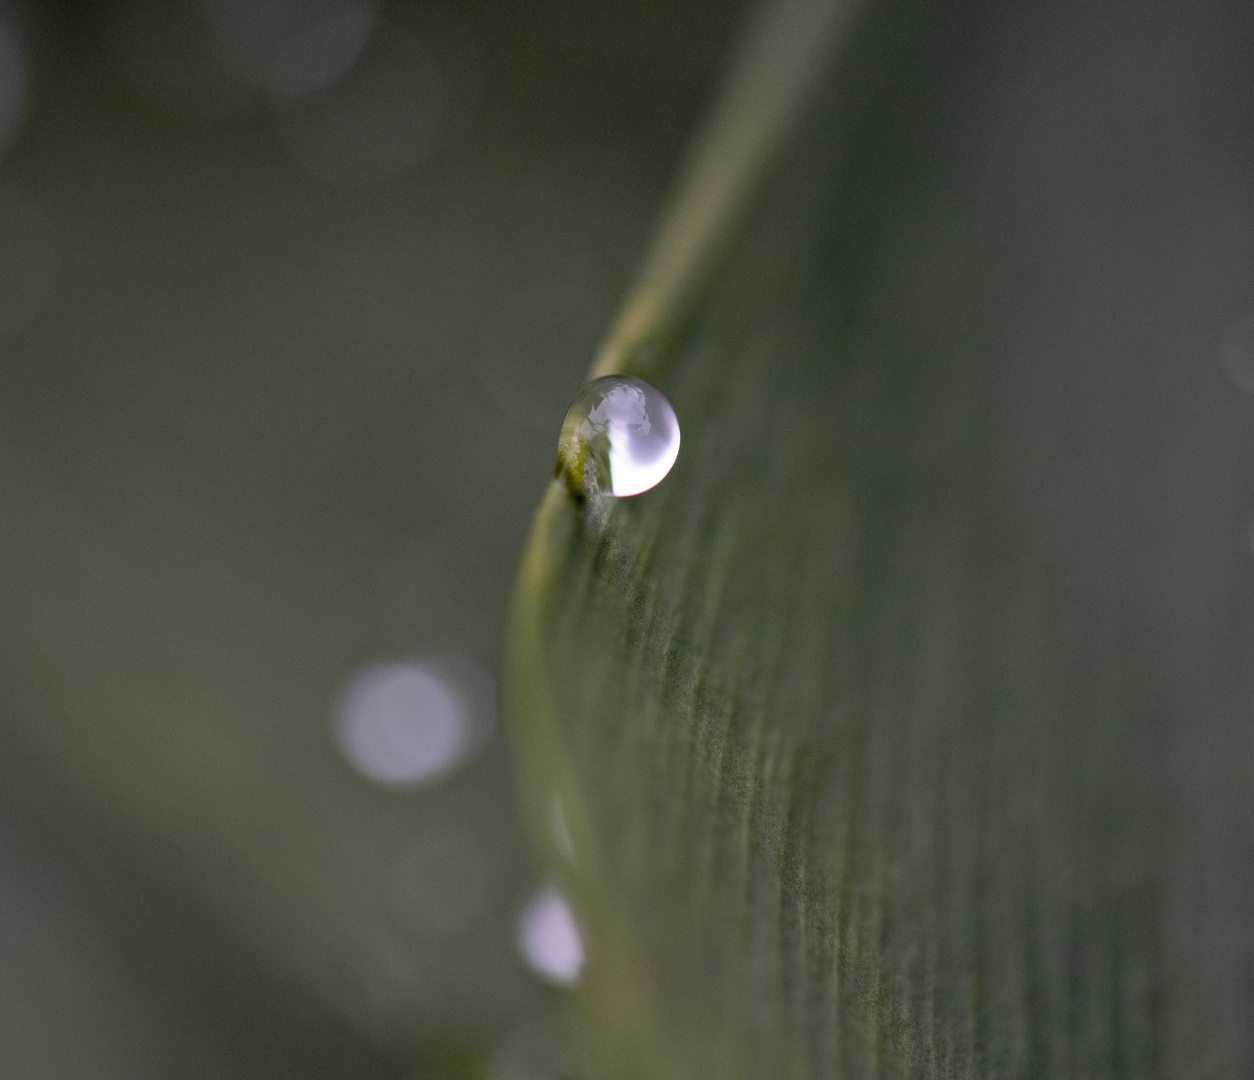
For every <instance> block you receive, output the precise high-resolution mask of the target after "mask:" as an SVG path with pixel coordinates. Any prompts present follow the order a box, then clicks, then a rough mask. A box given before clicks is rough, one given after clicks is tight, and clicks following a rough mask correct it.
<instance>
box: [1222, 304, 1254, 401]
mask: <svg viewBox="0 0 1254 1080" xmlns="http://www.w3.org/2000/svg"><path fill="white" fill-rule="evenodd" d="M1222 355H1223V365H1224V371H1225V372H1226V373H1227V375H1228V378H1229V379H1231V380H1232V382H1233V384H1234V385H1235V386H1236V387H1237V388H1238V389H1241V390H1244V391H1245V392H1246V393H1249V394H1254V311H1248V312H1246V313H1245V314H1244V315H1242V316H1241V318H1239V319H1237V320H1236V322H1234V323H1232V324H1231V325H1230V326H1229V327H1228V329H1227V330H1226V331H1225V332H1224V341H1223V354H1222Z"/></svg>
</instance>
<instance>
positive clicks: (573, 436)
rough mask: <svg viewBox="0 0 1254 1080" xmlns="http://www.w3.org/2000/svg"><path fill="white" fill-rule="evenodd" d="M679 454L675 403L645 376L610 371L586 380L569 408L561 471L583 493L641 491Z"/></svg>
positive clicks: (560, 447)
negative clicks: (632, 375) (639, 376)
mask: <svg viewBox="0 0 1254 1080" xmlns="http://www.w3.org/2000/svg"><path fill="white" fill-rule="evenodd" d="M677 457H679V421H678V420H677V419H676V417H675V410H674V409H672V408H671V403H670V402H669V401H667V400H666V398H665V396H664V395H663V394H662V392H661V391H660V390H658V389H657V388H656V387H653V386H650V385H649V384H648V383H647V382H645V381H644V380H643V379H633V378H630V377H628V376H626V375H606V376H605V377H604V378H600V379H593V380H592V382H590V383H588V384H587V385H585V386H584V388H583V389H582V390H580V391H579V395H578V396H577V397H576V398H575V403H574V404H573V405H571V407H570V411H569V412H567V414H566V420H565V422H564V423H563V424H562V436H561V439H560V441H559V443H558V448H557V462H558V471H559V472H562V473H565V476H566V482H567V485H568V486H569V487H570V488H571V490H572V491H573V492H576V493H578V494H582V495H597V494H602V495H614V496H618V497H622V496H626V495H639V494H640V493H641V492H642V491H648V490H649V488H651V487H654V486H655V485H656V484H658V483H660V482H661V481H662V479H663V478H664V477H665V476H666V474H667V473H668V472H670V471H671V466H672V465H674V464H675V459H676V458H677Z"/></svg>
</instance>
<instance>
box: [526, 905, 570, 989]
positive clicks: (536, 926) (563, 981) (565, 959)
mask: <svg viewBox="0 0 1254 1080" xmlns="http://www.w3.org/2000/svg"><path fill="white" fill-rule="evenodd" d="M518 949H519V951H520V952H521V953H522V955H523V958H524V959H525V960H526V961H527V963H528V965H530V967H531V969H532V970H533V971H534V972H535V973H536V974H537V975H539V976H540V977H541V978H542V979H547V980H548V981H549V982H554V983H558V984H559V985H562V986H571V985H573V984H574V983H576V982H578V981H579V973H580V972H581V971H582V970H583V961H584V955H583V939H582V938H581V937H580V936H579V927H578V925H577V924H576V923H575V916H574V914H573V913H572V912H571V910H570V905H569V904H567V903H566V899H565V897H563V896H562V894H561V893H560V892H558V891H557V890H556V889H544V890H542V891H541V892H539V893H537V894H536V895H535V897H533V898H532V900H531V903H529V904H528V905H527V907H526V908H525V909H524V910H523V913H522V917H521V918H520V919H519V920H518Z"/></svg>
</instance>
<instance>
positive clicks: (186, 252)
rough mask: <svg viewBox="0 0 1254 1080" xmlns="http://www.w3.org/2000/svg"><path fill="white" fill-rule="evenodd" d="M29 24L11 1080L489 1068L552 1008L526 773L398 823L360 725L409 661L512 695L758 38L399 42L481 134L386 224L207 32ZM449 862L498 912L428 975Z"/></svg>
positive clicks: (3, 872)
mask: <svg viewBox="0 0 1254 1080" xmlns="http://www.w3.org/2000/svg"><path fill="white" fill-rule="evenodd" d="M9 14H15V15H16V16H17V20H18V22H19V23H20V25H21V26H22V27H23V30H24V31H25V35H26V41H27V44H28V48H29V57H30V66H31V76H32V78H31V88H30V102H29V111H28V114H27V116H26V120H25V123H24V126H23V128H22V129H21V131H20V133H19V135H18V137H17V138H16V140H15V141H14V143H13V144H12V145H11V147H10V148H9V149H8V152H7V154H6V156H5V157H4V159H3V161H2V162H0V199H3V200H6V201H5V203H4V205H3V206H0V211H5V213H0V256H3V257H4V259H5V260H7V261H6V265H5V267H4V269H3V270H2V271H0V278H2V277H3V275H4V274H12V275H13V277H12V278H11V279H10V278H3V280H2V281H0V284H2V285H4V286H5V287H7V288H9V289H10V291H11V292H12V291H14V290H20V289H22V288H28V289H29V288H31V287H32V285H31V282H32V280H33V281H34V285H35V286H37V285H38V284H39V277H40V275H41V274H43V273H45V272H46V273H47V274H48V287H47V289H46V294H45V296H44V298H43V301H42V304H41V305H40V306H39V308H38V313H37V314H36V315H35V317H34V318H33V319H32V320H30V321H29V322H28V323H26V324H25V325H24V326H22V327H20V328H16V327H10V330H12V331H14V332H10V333H8V334H7V336H6V337H5V338H4V339H3V340H0V507H2V509H0V1073H2V1074H3V1075H5V1076H13V1077H18V1076H21V1077H35V1078H41V1077H48V1078H54V1077H55V1078H57V1080H60V1078H62V1077H114V1076H117V1077H158V1076H159V1077H173V1076H189V1077H215V1078H216V1077H232V1078H234V1077H241V1078H243V1077H260V1076H265V1077H267V1078H270V1077H286V1076H293V1077H295V1076H300V1077H305V1078H313V1077H318V1076H356V1075H361V1076H374V1075H396V1074H398V1073H404V1074H405V1075H408V1073H407V1070H408V1069H410V1068H411V1066H412V1063H413V1062H415V1061H417V1062H422V1061H426V1062H427V1063H428V1065H430V1066H431V1067H432V1068H440V1069H442V1068H445V1067H451V1068H462V1067H464V1066H467V1065H468V1063H469V1062H471V1061H472V1060H473V1059H474V1057H475V1056H476V1055H477V1054H479V1053H480V1052H481V1051H484V1050H486V1051H491V1049H492V1047H493V1046H495V1045H496V1044H497V1043H498V1042H500V1040H502V1039H509V1038H510V1037H511V1036H510V1033H511V1032H513V1031H515V1030H517V1029H518V1028H519V1026H520V1025H521V1026H522V1027H523V1028H524V1029H525V1028H526V1027H527V1025H528V1024H532V1023H535V1022H538V1021H536V1020H535V1018H536V1017H539V1018H541V1020H542V1019H543V1017H544V1016H545V1015H546V1014H547V1013H548V1012H549V1011H550V1010H551V1009H552V1007H553V998H552V996H551V994H550V993H549V992H548V991H546V990H545V989H544V988H543V987H542V986H541V985H540V984H539V983H538V982H536V981H535V980H534V979H533V978H532V977H531V976H530V974H529V973H528V972H527V971H526V969H525V968H524V966H523V964H522V963H521V961H520V960H519V959H518V958H517V957H516V955H515V951H514V945H513V920H514V917H515V913H516V911H517V909H518V906H519V905H520V904H521V903H522V902H523V900H524V899H525V897H526V895H527V891H528V890H529V888H530V887H531V885H532V871H531V869H530V867H529V863H528V860H527V857H526V854H525V852H524V850H523V846H522V838H521V832H520V828H519V825H518V821H517V813H516V810H515V806H514V800H515V796H514V791H513V787H512V781H511V776H510V766H509V761H508V756H507V753H506V748H505V746H504V745H503V742H502V739H501V735H500V733H499V730H498V735H497V737H496V739H495V741H494V742H493V743H492V745H491V746H490V748H489V749H488V751H487V752H486V753H485V754H484V755H483V756H482V757H480V758H479V759H477V760H476V761H474V762H473V763H472V764H470V765H468V766H467V767H465V768H464V769H463V770H461V771H460V772H458V773H456V774H455V775H453V776H451V777H448V778H446V779H444V780H441V781H439V782H437V783H436V784H434V785H431V786H430V787H428V788H425V789H422V790H418V791H414V792H396V791H392V790H387V789H384V788H379V787H376V786H374V785H372V784H371V783H370V782H369V781H367V780H365V779H364V778H362V777H359V776H358V775H356V774H355V773H354V772H353V771H352V770H351V768H350V767H349V766H348V765H347V764H346V763H345V762H344V761H343V760H342V758H341V757H340V755H339V753H338V751H337V749H336V746H335V744H334V741H333V740H332V738H331V736H330V730H329V724H330V717H331V712H332V703H333V700H334V696H335V695H336V694H337V693H338V691H339V690H340V688H341V686H342V685H343V683H344V682H345V680H346V679H347V678H348V677H349V676H350V675H351V673H352V672H353V671H354V670H355V669H356V667H357V666H358V665H360V664H362V663H365V662H369V661H373V660H376V659H389V658H393V657H397V656H401V657H403V656H407V655H420V654H422V653H424V652H428V651H432V650H434V651H454V652H461V653H464V654H466V655H469V656H471V657H473V658H476V659H477V660H478V661H479V662H481V663H482V664H484V665H485V666H487V667H488V669H489V670H491V671H493V672H495V670H496V668H497V663H498V655H499V651H500V648H501V645H502V634H503V619H504V611H505V605H506V603H507V600H508V593H509V588H510V584H511V579H512V576H513V571H514V566H515V562H516V559H517V555H518V552H519V550H520V548H521V544H522V540H523V538H524V536H525V533H526V529H527V526H528V523H529V520H530V516H531V513H532V510H533V508H534V506H535V504H536V503H537V501H538V498H539V496H540V494H541V492H542V491H543V489H544V485H545V484H546V482H547V480H548V477H549V475H550V472H551V468H552V461H553V456H554V452H555V447H556V438H557V432H558V429H559V427H560V423H561V417H562V414H563V413H564V411H565V406H566V404H567V402H568V401H569V400H570V398H571V397H573V394H574V391H575V390H576V388H577V387H578V385H579V384H580V382H581V380H582V376H583V372H584V371H585V369H586V367H587V365H588V363H589V360H590V358H591V355H592V352H593V349H594V347H595V345H596V343H597V340H598V338H599V336H600V335H601V333H602V332H603V330H604V327H605V326H606V324H607V323H608V321H609V318H610V316H611V314H612V312H613V310H614V307H615V304H616V302H617V300H618V298H619V297H620V295H621V293H622V292H623V290H624V288H625V287H626V284H627V281H628V278H629V275H630V272H631V270H632V268H633V266H634V264H635V263H636V261H637V260H638V258H639V256H640V253H641V251H642V248H643V245H644V243H645V241H646V240H647V237H648V235H649V231H650V228H651V224H652V220H653V217H654V215H655V213H656V211H657V208H658V206H659V204H660V202H661V200H662V199H663V197H664V195H665V192H666V190H667V187H668V184H669V183H670V179H671V177H672V174H673V172H674V170H675V168H676V163H677V160H678V158H679V155H680V154H681V152H682V148H683V146H684V144H685V140H686V137H687V135H688V132H689V130H690V128H691V126H692V125H693V123H694V120H695V117H696V116H697V114H698V111H699V109H700V107H701V105H702V104H703V102H704V101H705V99H706V98H707V96H708V94H709V92H710V88H711V85H712V82H713V79H714V77H715V75H716V72H717V67H718V64H719V62H720V58H721V56H722V53H723V50H724V45H725V41H726V39H727V35H728V33H729V31H730V27H731V24H732V20H733V16H734V11H733V5H731V4H729V3H721V2H720V3H695V4H694V3H691V2H689V0H683V2H677V3H654V2H650V3H647V4H646V3H631V4H586V3H579V2H552V3H521V4H520V3H498V4H491V3H457V4H446V5H422V4H413V5H410V4H404V3H395V4H387V5H384V9H383V11H382V16H383V18H384V19H385V20H387V21H388V22H390V23H392V24H394V25H399V26H401V27H403V28H405V30H406V32H407V33H409V34H410V35H411V38H412V39H413V40H417V41H419V42H420V43H421V45H422V46H423V47H424V48H425V49H426V50H427V55H428V59H429V60H430V61H431V62H432V64H433V66H434V68H435V70H436V71H437V73H438V75H439V77H440V79H441V80H442V83H441V89H442V91H443V92H444V95H445V96H444V102H443V104H444V109H445V111H444V112H443V113H441V114H440V121H441V126H440V129H439V130H438V131H437V133H436V137H435V140H434V142H433V144H432V146H431V148H430V152H429V153H427V154H426V155H424V157H423V158H422V160H419V161H417V162H416V163H414V164H413V166H412V167H410V168H408V169H406V170H404V171H403V172H401V173H400V174H399V175H397V176H395V177H392V178H388V179H385V180H384V181H383V182H380V183H373V184H350V185H344V184H336V183H332V182H328V181H326V180H323V179H320V178H319V177H318V176H316V175H311V174H310V172H309V171H307V170H306V169H304V168H302V166H301V164H300V162H299V161H298V160H296V159H295V158H294V157H293V156H292V155H291V154H290V153H288V151H287V150H286V149H285V143H284V139H283V133H284V131H285V130H286V129H285V128H284V126H283V124H284V121H283V118H282V117H276V116H275V115H274V114H273V112H272V110H271V108H270V106H269V104H268V103H267V101H266V99H265V97H264V96H263V95H262V94H260V93H259V92H257V91H256V90H254V89H250V88H249V87H248V86H246V85H244V84H243V83H242V82H241V81H240V80H238V79H234V78H232V77H231V76H230V75H229V74H228V73H226V72H225V71H224V69H223V68H222V67H221V66H220V65H219V64H217V63H216V61H215V60H214V59H213V57H212V55H211V54H210V53H209V52H208V51H207V49H206V47H205V45H204V41H203V39H202V38H199V37H197V36H196V33H195V28H196V17H195V8H194V5H193V4H183V3H181V0H154V2H151V3H136V4H69V3H64V4H48V5H41V6H33V7H26V8H15V9H14V10H13V12H10V13H9ZM14 203H17V204H19V205H20V206H21V207H25V210H24V211H23V210H21V209H18V210H11V209H10V208H11V206H12V204H14ZM30 214H33V215H34V218H35V219H36V220H37V223H38V224H37V226H36V227H37V228H40V229H42V234H41V235H42V239H40V234H36V236H35V239H34V240H32V239H31V237H30V236H29V235H27V232H26V231H23V230H29V228H31V226H30V225H29V220H28V218H29V215H30ZM32 245H33V246H32ZM32 252H34V254H33V255H32ZM14 253H16V254H14ZM41 253H43V254H41ZM45 255H47V256H50V270H49V269H48V268H46V267H41V266H40V265H39V263H38V258H42V257H44V256H45ZM37 257H38V258H37ZM5 312H6V309H4V307H3V298H0V315H4V314H5ZM10 321H11V322H12V321H13V320H10ZM447 830H453V833H454V835H462V836H466V837H469V838H470V842H474V843H476V844H479V845H481V846H482V850H484V851H486V852H487V853H488V854H489V857H490V859H491V860H492V862H493V865H494V866H495V875H494V878H493V885H492V889H491V901H490V905H489V911H488V914H487V915H486V916H485V917H484V918H483V919H482V920H481V922H480V924H478V925H476V926H475V927H474V928H473V929H472V930H471V931H470V932H468V933H466V934H464V935H462V936H460V937H457V938H453V939H444V938H439V939H432V938H430V937H429V935H428V936H424V934H423V933H422V932H421V930H420V929H419V930H415V929H414V927H413V925H412V923H407V922H406V919H405V912H404V910H398V905H397V903H396V902H395V899H394V898H393V897H390V895H389V873H390V871H389V867H390V865H391V863H392V861H393V860H394V859H395V858H396V857H397V855H398V854H400V853H402V852H403V851H404V850H405V849H406V846H407V845H408V844H410V843H411V842H412V841H413V840H414V838H415V837H418V838H421V837H422V836H425V835H429V834H431V833H432V832H433V831H436V832H440V831H445V832H446V831H447ZM458 830H460V832H458ZM423 1075H425V1073H424V1074H423Z"/></svg>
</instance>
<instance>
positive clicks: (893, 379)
mask: <svg viewBox="0 0 1254 1080" xmlns="http://www.w3.org/2000/svg"><path fill="white" fill-rule="evenodd" d="M1252 43H1254V18H1252V17H1251V12H1250V10H1249V8H1248V6H1247V5H1242V4H1216V5H1176V4H1145V3H1138V4H1099V5H1093V4H1079V3H1075V4H1071V3H1061V4H1060V3H1056V2H1051V3H1043V4H1039V5H1004V4H995V3H975V4H957V5H954V4H944V5H935V4H891V3H890V4H883V5H869V6H868V10H867V14H866V17H865V19H864V20H863V22H862V24H861V25H860V27H859V30H858V32H857V33H856V34H854V35H853V36H852V37H851V38H850V39H849V40H848V41H847V42H846V43H845V45H844V47H843V48H842V49H841V50H840V55H839V56H838V57H837V58H836V62H835V63H834V65H833V67H832V70H831V73H830V77H829V78H828V79H827V80H826V81H825V83H824V85H823V86H822V87H821V88H820V90H819V92H818V93H816V95H815V97H814V100H813V101H812V102H811V104H810V106H809V108H808V109H807V110H806V113H805V116H804V118H803V120H802V121H801V123H800V125H799V127H798V128H797V130H796V132H795V135H794V138H793V140H792V141H791V142H790V143H789V144H788V145H787V146H786V147H785V148H784V150H783V151H782V153H781V154H780V156H779V159H778V162H777V165H776V167H775V169H774V170H773V172H772V173H771V175H770V176H769V177H768V178H767V180H766V181H765V183H764V184H763V186H762V188H761V191H760V193H759V198H758V201H757V203H756V205H755V207H754V208H753V210H752V212H751V214H750V216H749V219H748V223H747V225H746V226H745V228H744V230H743V233H742V234H741V237H740V241H739V243H738V244H737V245H735V246H734V247H733V248H732V249H731V250H730V252H729V253H728V255H727V257H726V259H725V262H724V264H723V266H722V268H721V270H720V271H719V273H718V274H716V276H715V278H714V280H713V284H712V285H711V286H710V287H709V289H708V291H707V292H706V293H705V294H704V295H703V296H701V297H700V298H699V299H698V300H697V301H696V302H694V303H692V304H691V305H690V306H689V307H688V309H687V311H686V315H687V319H686V322H685V323H684V326H683V332H682V333H680V334H678V335H676V337H675V338H674V340H673V342H672V343H671V345H670V347H669V348H667V349H664V350H661V351H657V350H654V351H645V352H642V353H640V354H633V353H631V352H627V353H626V354H625V355H624V356H623V357H622V361H623V362H622V364H621V365H620V367H619V369H620V370H621V371H622V372H623V373H626V374H630V375H636V376H641V377H644V378H646V379H648V380H649V381H650V382H653V383H655V384H656V385H657V386H658V387H659V388H660V389H661V390H663V391H664V392H665V393H666V394H667V395H668V397H669V398H670V400H671V401H672V403H673V404H674V406H675V409H676V412H677V414H678V416H679V422H680V424H681V425H682V428H683V449H682V450H681V453H680V456H679V460H678V462H677V464H676V465H675V467H674V469H673V471H672V472H671V473H670V475H669V476H668V478H667V479H666V480H665V481H664V482H663V483H662V484H660V485H659V486H658V487H657V488H655V489H653V490H652V491H649V492H647V493H646V494H643V495H641V496H639V497H637V498H635V499H629V500H618V501H615V500H599V499H586V500H578V499H577V498H575V497H573V496H572V495H571V494H570V493H569V492H568V491H567V489H566V487H565V485H563V484H562V483H561V482H560V481H555V482H554V483H553V485H552V486H551V488H550V491H549V493H548V494H547V496H546V498H545V501H544V503H543V504H542V511H541V514H540V517H539V518H538V521H537V526H536V529H535V532H534V534H533V537H532V541H531V546H530V548H529V553H528V556H527V560H526V562H525V564H524V567H525V569H524V573H523V575H522V577H521V578H520V585H519V594H518V595H519V603H518V608H517V612H516V622H515V631H516V634H517V636H516V637H515V638H514V639H513V640H512V641H511V647H510V655H511V657H512V658H513V659H514V661H515V665H514V686H515V694H516V697H517V701H518V705H519V716H518V731H519V734H520V738H521V744H522V747H523V751H524V760H525V762H526V763H527V773H526V778H527V787H528V789H529V799H530V802H531V805H532V808H533V816H534V821H535V825H536V831H537V834H538V835H539V836H541V837H542V842H543V844H544V846H545V847H546V848H547V849H548V851H549V854H550V858H551V863H552V865H553V867H554V871H555V873H557V874H559V875H560V876H561V878H562V879H563V881H564V884H565V887H566V888H567V889H568V890H569V893H570V896H571V898H572V901H573V903H574V908H575V911H576V913H577V915H578V916H579V917H580V918H581V919H582V920H583V925H584V927H585V930H586V935H587V938H588V943H587V947H588V963H587V971H586V979H587V990H588V993H587V995H586V998H585V999H584V1003H585V1005H586V1007H587V1013H588V1026H589V1030H590V1031H591V1033H592V1035H593V1037H594V1038H596V1039H597V1040H599V1042H600V1044H601V1046H602V1052H603V1055H604V1060H605V1062H606V1063H607V1065H608V1066H610V1067H612V1068H614V1069H615V1070H616V1073H617V1074H618V1075H623V1076H629V1077H646V1076H647V1077H649V1078H650V1080H658V1078H678V1077H682V1078H686V1080H691V1078H694V1077H710V1078H714V1077H717V1078H719V1080H726V1078H728V1077H744V1078H750V1077H752V1078H761V1080H767V1078H770V1080H783V1078H786V1077H816V1076H823V1077H844V1078H849V1077H863V1076H865V1077H871V1076H876V1077H885V1076H902V1077H906V1076H929V1077H972V1078H974V1077H1112V1078H1113V1077H1124V1076H1137V1077H1153V1076H1169V1077H1176V1078H1180V1077H1199V1078H1200V1077H1239V1076H1246V1075H1249V1074H1250V1072H1251V1070H1252V1069H1254V983H1252V982H1251V979H1250V972H1251V970H1254V920H1252V919H1251V911H1252V910H1254V909H1252V904H1251V902H1252V900H1254V848H1252V847H1251V842H1252V841H1254V740H1252V739H1251V724H1250V719H1251V715H1254V714H1252V709H1254V667H1252V666H1251V663H1250V657H1251V655H1252V648H1254V569H1252V567H1251V554H1254V543H1252V539H1254V534H1252V533H1251V525H1250V522H1251V519H1250V517H1249V516H1248V515H1249V512H1250V511H1249V508H1250V506H1251V504H1252V503H1254V400H1252V399H1251V398H1250V396H1249V392H1248V391H1249V388H1250V386H1252V385H1254V381H1251V379H1250V371H1251V370H1254V349H1252V348H1251V344H1250V342H1251V335H1250V331H1249V327H1250V325H1251V320H1250V316H1249V315H1248V312H1249V311H1250V308H1251V307H1252V306H1254V254H1252V253H1254V109H1252V108H1251V104H1254V82H1252V81H1251V76H1250V72H1251V68H1250V64H1249V56H1250V55H1251V53H1250V49H1251V45H1252ZM1234 321H1235V328H1234V329H1229V327H1232V326H1234ZM1225 368H1226V371H1225ZM599 373H601V374H604V373H605V372H603V371H602V372H599Z"/></svg>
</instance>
